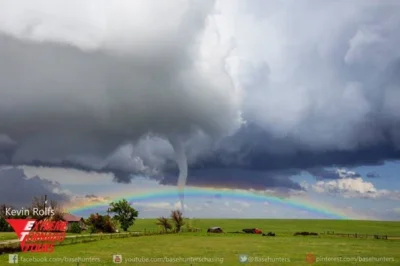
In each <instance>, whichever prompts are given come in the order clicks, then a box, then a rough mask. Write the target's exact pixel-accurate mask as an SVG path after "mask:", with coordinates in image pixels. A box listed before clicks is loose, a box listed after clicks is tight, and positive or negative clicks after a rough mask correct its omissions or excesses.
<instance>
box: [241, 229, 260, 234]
mask: <svg viewBox="0 0 400 266" xmlns="http://www.w3.org/2000/svg"><path fill="white" fill-rule="evenodd" d="M242 231H243V232H245V233H246V234H262V231H261V230H260V229H258V228H249V229H243V230H242Z"/></svg>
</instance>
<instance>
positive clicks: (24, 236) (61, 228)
mask: <svg viewBox="0 0 400 266" xmlns="http://www.w3.org/2000/svg"><path fill="white" fill-rule="evenodd" d="M6 221H7V222H8V223H9V224H10V225H11V227H12V228H13V229H14V231H15V233H16V234H17V236H18V239H19V242H20V245H21V250H22V252H28V251H29V252H53V251H54V245H55V244H57V243H61V242H62V241H64V239H65V232H66V230H67V222H64V221H58V222H55V221H46V220H43V221H36V220H34V219H7V220H6Z"/></svg>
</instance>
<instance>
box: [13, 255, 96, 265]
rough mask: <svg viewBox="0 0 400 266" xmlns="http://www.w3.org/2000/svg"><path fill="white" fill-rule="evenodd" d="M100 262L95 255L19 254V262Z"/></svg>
mask: <svg viewBox="0 0 400 266" xmlns="http://www.w3.org/2000/svg"><path fill="white" fill-rule="evenodd" d="M21 262H22V263H99V262H101V260H100V258H95V257H53V258H51V257H28V256H21V255H20V256H19V258H18V263H21Z"/></svg>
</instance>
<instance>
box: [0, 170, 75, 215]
mask: <svg viewBox="0 0 400 266" xmlns="http://www.w3.org/2000/svg"><path fill="white" fill-rule="evenodd" d="M44 195H47V196H48V199H49V200H55V201H58V202H59V203H61V202H64V201H68V200H69V199H70V196H69V195H68V194H66V193H63V192H62V191H60V184H57V183H54V182H51V181H49V180H46V179H41V178H40V177H38V176H34V177H32V178H28V177H27V176H26V175H25V174H24V171H23V170H22V169H17V168H8V169H4V168H3V169H0V203H2V204H7V205H11V206H14V207H16V208H17V207H26V206H29V205H30V204H31V203H32V199H33V197H41V196H44Z"/></svg>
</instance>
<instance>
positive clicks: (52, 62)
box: [0, 0, 400, 220]
mask: <svg viewBox="0 0 400 266" xmlns="http://www.w3.org/2000/svg"><path fill="white" fill-rule="evenodd" d="M0 7H1V8H0V58H1V60H0V203H7V204H12V205H14V206H24V205H26V204H28V203H29V201H30V199H31V198H32V197H33V196H35V195H43V194H46V195H48V196H49V197H50V198H51V199H55V200H57V201H60V202H62V203H63V205H65V206H66V208H67V210H69V211H74V212H76V213H80V214H81V215H87V214H88V213H90V212H93V211H104V208H105V207H104V206H106V205H107V203H108V202H109V201H112V200H115V199H118V198H120V197H122V196H123V197H128V198H130V201H131V203H132V204H133V205H134V206H135V207H136V208H138V209H139V212H140V216H141V217H158V216H163V215H164V216H167V215H168V213H169V211H170V210H171V209H174V208H181V207H182V205H183V207H184V210H185V213H187V215H189V216H192V217H216V216H218V217H234V218H241V217H243V218H244V217H257V218H321V219H324V218H337V217H345V218H347V219H374V220H400V205H399V202H400V181H399V178H398V173H399V170H400V163H399V162H400V161H399V158H400V78H399V77H400V49H399V48H398V43H399V41H400V17H399V16H398V14H399V12H400V3H399V2H398V1H391V0H387V1H378V0H366V1H344V0H343V1H342V0H339V1H328V0H324V1H317V0H307V1H301V2H300V1H293V0H292V1H289V0H280V1H272V0H271V1H269V0H265V1H264V0H262V1H261V0H246V1H245V0H215V1H214V0H184V1H183V0H170V1H162V2H160V1H141V2H139V1H125V0H118V1H113V2H109V1H99V0H97V1H94V0H84V1H82V0H81V1H77V0H72V1H69V2H68V5H67V4H66V3H65V1H61V0H53V1H48V0H40V1H35V2H27V1H15V0H14V1H11V0H0ZM210 189H212V191H213V192H210ZM165 191H175V192H176V194H175V192H174V193H173V192H168V193H167V192H165ZM227 191H231V192H227ZM185 192H186V193H185ZM213 193H215V195H214V196H212V195H213ZM260 193H261V194H262V195H264V196H265V200H260V199H259V198H258V197H256V196H255V195H259V194H260ZM251 195H253V196H251ZM101 204H103V205H104V206H102V205H101ZM82 206H86V208H83V207H82ZM91 206H92V207H91ZM215 210H218V211H217V212H216V211H215Z"/></svg>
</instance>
